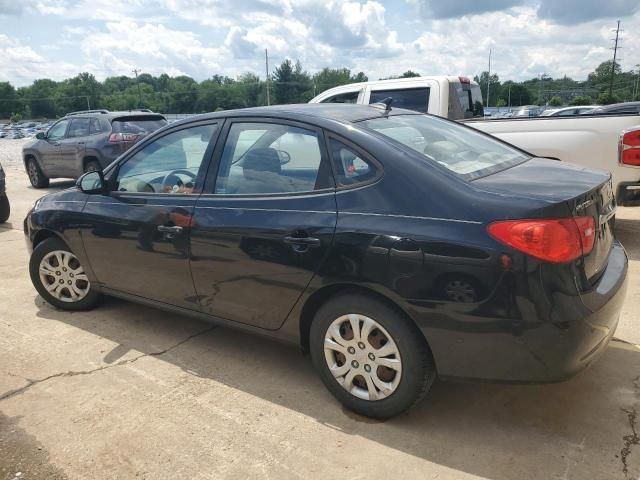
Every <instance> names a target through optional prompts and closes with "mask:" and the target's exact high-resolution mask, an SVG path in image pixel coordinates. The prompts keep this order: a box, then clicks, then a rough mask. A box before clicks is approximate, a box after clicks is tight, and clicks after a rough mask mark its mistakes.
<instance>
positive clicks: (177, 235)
mask: <svg viewBox="0 0 640 480" xmlns="http://www.w3.org/2000/svg"><path fill="white" fill-rule="evenodd" d="M216 130H217V125H216V124H215V123H211V122H209V123H207V122H204V123H201V124H196V125H190V126H188V127H186V128H185V127H182V128H180V127H176V129H173V130H169V131H167V132H166V133H165V134H164V135H162V136H160V137H157V138H155V139H153V140H152V141H151V142H150V143H148V144H146V145H144V146H142V147H141V148H138V149H135V150H134V151H133V152H132V153H131V154H130V155H128V156H127V157H126V158H125V159H123V161H121V162H120V164H119V165H118V168H117V169H115V170H113V171H112V172H111V174H110V175H109V178H108V181H109V184H110V185H111V189H112V191H111V193H110V194H109V195H92V196H91V197H90V198H89V201H88V202H87V204H86V206H85V209H84V212H85V213H86V214H88V215H85V218H89V219H90V221H89V222H88V224H87V225H86V226H85V228H84V229H83V231H82V237H83V242H84V246H85V249H86V253H87V256H88V258H89V261H90V264H91V267H92V270H93V271H94V273H95V275H96V277H97V280H98V282H99V284H101V285H103V286H105V287H108V288H111V289H113V290H117V291H120V292H124V293H128V294H132V295H136V296H140V297H144V298H148V299H153V300H158V301H161V302H164V303H167V304H171V305H176V306H180V307H183V308H189V309H193V310H198V309H199V305H198V301H197V299H196V298H195V291H194V287H193V280H192V278H191V272H190V270H189V236H190V233H191V229H192V228H193V209H194V207H195V203H196V199H197V198H198V195H199V191H200V189H201V185H200V183H201V182H202V180H203V178H204V174H205V171H206V167H207V164H208V161H209V158H210V157H211V152H212V149H213V143H214V141H215V137H216Z"/></svg>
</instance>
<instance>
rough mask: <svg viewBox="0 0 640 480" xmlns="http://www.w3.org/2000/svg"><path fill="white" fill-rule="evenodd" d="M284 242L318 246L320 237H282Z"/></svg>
mask: <svg viewBox="0 0 640 480" xmlns="http://www.w3.org/2000/svg"><path fill="white" fill-rule="evenodd" d="M284 243H288V244H290V245H305V246H307V247H319V246H320V239H319V238H314V237H291V236H287V237H284Z"/></svg>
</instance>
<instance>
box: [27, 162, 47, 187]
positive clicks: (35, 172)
mask: <svg viewBox="0 0 640 480" xmlns="http://www.w3.org/2000/svg"><path fill="white" fill-rule="evenodd" d="M27 175H29V181H30V182H31V185H33V186H34V187H35V188H45V187H48V186H49V178H47V177H46V176H45V174H44V173H42V170H41V169H40V166H39V165H38V162H37V161H36V159H35V158H30V159H29V160H27Z"/></svg>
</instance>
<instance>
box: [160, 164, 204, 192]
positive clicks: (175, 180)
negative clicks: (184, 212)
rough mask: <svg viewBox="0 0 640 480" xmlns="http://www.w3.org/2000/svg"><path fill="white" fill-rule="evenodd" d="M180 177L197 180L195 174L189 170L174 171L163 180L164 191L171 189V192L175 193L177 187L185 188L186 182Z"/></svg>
mask: <svg viewBox="0 0 640 480" xmlns="http://www.w3.org/2000/svg"><path fill="white" fill-rule="evenodd" d="M178 175H185V176H187V177H189V179H190V181H193V180H195V178H196V174H195V173H192V172H190V171H189V170H185V169H180V168H179V169H177V170H173V171H171V172H169V173H167V175H166V176H165V177H164V178H163V179H162V189H163V190H165V189H166V188H169V192H171V191H175V190H176V189H177V187H181V186H183V185H184V182H183V181H182V179H181V178H180V177H179V176H178ZM170 180H171V182H170ZM187 183H188V182H187Z"/></svg>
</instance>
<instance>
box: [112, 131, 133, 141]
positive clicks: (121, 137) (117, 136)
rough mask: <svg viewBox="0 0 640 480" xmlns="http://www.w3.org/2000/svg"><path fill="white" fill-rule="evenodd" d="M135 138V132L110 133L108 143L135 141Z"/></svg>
mask: <svg viewBox="0 0 640 480" xmlns="http://www.w3.org/2000/svg"><path fill="white" fill-rule="evenodd" d="M137 138H138V135H136V134H135V133H112V134H111V135H109V143H122V142H135V141H136V139H137Z"/></svg>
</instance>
